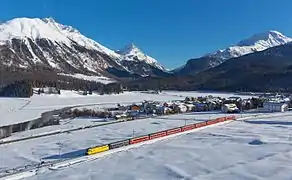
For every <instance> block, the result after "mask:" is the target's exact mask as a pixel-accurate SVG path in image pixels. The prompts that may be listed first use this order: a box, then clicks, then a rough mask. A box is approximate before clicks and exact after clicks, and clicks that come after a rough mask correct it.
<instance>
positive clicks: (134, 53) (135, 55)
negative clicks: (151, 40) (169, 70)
mask: <svg viewBox="0 0 292 180" xmlns="http://www.w3.org/2000/svg"><path fill="white" fill-rule="evenodd" d="M116 52H117V53H118V54H120V55H121V56H122V59H123V60H124V61H137V62H139V61H140V62H145V63H147V64H150V65H152V66H154V67H156V68H158V69H160V70H163V71H165V69H164V67H163V66H162V65H161V64H159V63H158V61H157V60H156V59H154V58H152V57H150V56H148V55H146V54H144V53H143V52H142V51H141V50H140V49H139V48H138V47H137V46H136V45H134V44H133V43H131V44H129V45H126V46H125V47H124V48H123V49H121V50H118V51H116Z"/></svg>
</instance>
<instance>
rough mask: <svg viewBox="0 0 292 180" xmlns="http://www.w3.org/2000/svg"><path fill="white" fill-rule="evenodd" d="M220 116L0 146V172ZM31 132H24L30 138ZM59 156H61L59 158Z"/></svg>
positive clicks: (146, 122) (190, 116) (128, 125)
mask: <svg viewBox="0 0 292 180" xmlns="http://www.w3.org/2000/svg"><path fill="white" fill-rule="evenodd" d="M222 116H224V114H219V113H213V114H211V113H207V114H205V113H193V114H183V115H173V116H168V117H157V118H149V119H144V120H136V121H129V122H124V123H119V124H112V125H107V126H101V127H96V128H92V129H85V130H82V131H77V132H72V133H69V134H67V133H66V134H59V135H55V136H49V137H43V138H38V139H33V140H27V141H21V142H15V143H11V144H4V145H1V146H0V154H1V155H4V154H5V156H0V162H5V163H0V169H1V168H5V169H9V168H14V167H15V166H16V165H17V166H24V165H28V164H31V163H39V162H40V159H46V160H56V159H67V158H69V159H70V158H75V157H77V156H80V155H83V154H84V153H85V150H84V149H86V148H88V147H91V146H95V145H101V144H107V143H110V142H115V141H118V140H123V139H126V138H131V137H132V136H133V135H134V136H139V135H144V134H149V133H152V132H156V131H160V130H165V129H169V128H174V127H179V126H184V125H185V124H191V123H195V122H198V121H206V120H208V119H210V118H216V117H222ZM31 133H34V132H33V131H26V132H23V133H22V135H23V136H29V135H30V134H31ZM12 137H13V136H12ZM59 155H60V156H59Z"/></svg>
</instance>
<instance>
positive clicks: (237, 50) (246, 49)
mask: <svg viewBox="0 0 292 180" xmlns="http://www.w3.org/2000/svg"><path fill="white" fill-rule="evenodd" d="M291 41H292V39H291V38H289V37H286V36H285V35H283V34H282V33H280V32H277V31H267V32H264V33H260V34H256V35H253V36H252V37H250V38H248V39H245V40H242V41H240V42H239V43H238V44H237V45H235V46H231V47H228V48H226V49H223V50H219V51H216V52H214V53H210V54H207V55H206V56H211V57H216V58H219V59H222V60H226V59H230V58H235V57H240V56H243V55H246V54H250V53H253V52H257V51H263V50H265V49H268V48H271V47H274V46H279V45H283V44H286V43H289V42H291ZM214 66H215V65H214Z"/></svg>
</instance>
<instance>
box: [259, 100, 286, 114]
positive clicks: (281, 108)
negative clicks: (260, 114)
mask: <svg viewBox="0 0 292 180" xmlns="http://www.w3.org/2000/svg"><path fill="white" fill-rule="evenodd" d="M263 110H264V111H269V112H285V111H288V110H289V105H288V103H286V102H277V101H268V102H264V107H263Z"/></svg>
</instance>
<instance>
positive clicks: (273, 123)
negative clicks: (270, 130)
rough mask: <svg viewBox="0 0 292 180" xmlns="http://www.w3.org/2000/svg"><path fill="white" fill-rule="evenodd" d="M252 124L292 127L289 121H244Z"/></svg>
mask: <svg viewBox="0 0 292 180" xmlns="http://www.w3.org/2000/svg"><path fill="white" fill-rule="evenodd" d="M244 122H246V123H250V124H270V125H292V122H287V121H244Z"/></svg>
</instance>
